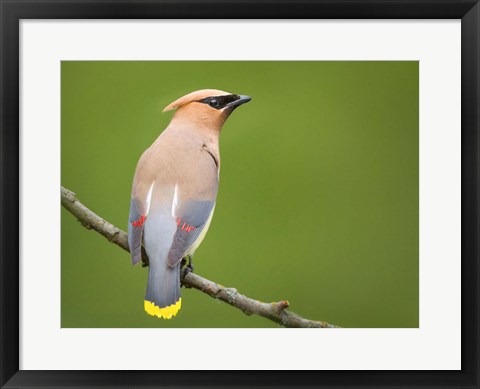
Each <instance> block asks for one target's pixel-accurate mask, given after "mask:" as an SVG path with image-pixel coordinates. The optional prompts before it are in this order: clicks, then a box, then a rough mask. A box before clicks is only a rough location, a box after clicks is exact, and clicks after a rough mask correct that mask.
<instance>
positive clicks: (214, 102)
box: [208, 99, 220, 108]
mask: <svg viewBox="0 0 480 389" xmlns="http://www.w3.org/2000/svg"><path fill="white" fill-rule="evenodd" d="M208 105H209V106H210V107H213V108H218V106H220V103H219V102H218V100H217V99H210V101H209V102H208Z"/></svg>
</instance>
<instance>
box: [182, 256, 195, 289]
mask: <svg viewBox="0 0 480 389" xmlns="http://www.w3.org/2000/svg"><path fill="white" fill-rule="evenodd" d="M180 268H181V275H182V278H181V281H182V282H181V286H183V287H185V288H191V286H189V285H187V284H185V283H183V279H184V278H185V277H186V276H187V274H188V273H191V272H193V258H192V257H191V256H190V255H189V256H187V257H185V258H182V262H181V265H180Z"/></svg>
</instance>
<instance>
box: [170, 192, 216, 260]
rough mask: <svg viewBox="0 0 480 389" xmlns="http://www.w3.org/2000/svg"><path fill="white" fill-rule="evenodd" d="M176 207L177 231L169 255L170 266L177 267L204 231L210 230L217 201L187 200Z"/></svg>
mask: <svg viewBox="0 0 480 389" xmlns="http://www.w3.org/2000/svg"><path fill="white" fill-rule="evenodd" d="M175 205H176V207H175V218H176V223H177V230H176V231H175V235H174V237H173V243H172V247H171V248H170V251H169V253H168V265H169V266H175V265H176V264H177V263H178V262H179V261H180V260H181V259H182V258H183V257H184V256H185V255H186V254H187V253H188V251H189V250H190V249H191V248H192V247H193V246H194V244H195V242H196V241H197V239H198V238H199V237H200V236H201V234H202V231H203V230H204V229H205V228H208V224H209V221H210V217H211V215H212V212H213V209H214V207H215V201H214V200H211V201H209V200H203V201H199V200H187V201H184V202H181V203H178V204H175ZM205 232H206V231H205Z"/></svg>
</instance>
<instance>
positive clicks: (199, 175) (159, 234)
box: [128, 89, 251, 319]
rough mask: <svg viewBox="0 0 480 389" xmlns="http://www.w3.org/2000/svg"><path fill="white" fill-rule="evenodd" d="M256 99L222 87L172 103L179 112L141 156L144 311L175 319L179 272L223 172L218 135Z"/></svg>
mask: <svg viewBox="0 0 480 389" xmlns="http://www.w3.org/2000/svg"><path fill="white" fill-rule="evenodd" d="M250 100H251V97H249V96H240V95H235V94H231V93H228V92H224V91H221V90H216V89H205V90H199V91H196V92H192V93H190V94H188V95H185V96H183V97H181V98H179V99H178V100H176V101H174V102H173V103H171V104H170V105H168V106H167V107H166V108H165V109H164V110H163V112H166V111H170V110H173V109H176V112H175V114H174V116H173V118H172V120H171V122H170V124H169V125H168V127H167V128H166V129H165V130H164V131H163V132H162V133H161V135H160V136H159V137H158V138H157V140H156V141H155V142H154V143H153V144H152V145H151V146H150V147H149V148H148V149H147V150H146V151H145V152H144V153H143V154H142V156H141V157H140V160H139V161H138V164H137V168H136V171H135V176H134V178H133V187H132V197H131V203H130V217H129V223H128V245H129V247H130V252H131V256H132V263H133V264H134V265H135V264H136V263H138V261H139V260H140V259H141V247H142V242H143V245H144V246H145V250H146V252H147V255H148V258H149V271H148V284H147V291H146V294H145V301H144V308H145V311H146V312H147V313H148V314H149V315H152V316H157V317H163V318H165V319H170V318H172V317H173V316H175V315H176V314H177V312H178V311H179V310H180V307H181V303H182V299H181V297H180V270H181V269H180V268H181V261H182V259H183V258H185V257H190V258H191V256H192V255H193V253H194V252H195V250H196V249H197V247H198V246H199V245H200V243H201V242H202V240H203V238H204V237H205V234H206V233H207V230H208V227H209V225H210V222H211V220H212V216H213V210H214V208H215V200H216V197H217V190H218V179H219V172H220V152H219V142H218V141H219V135H220V130H221V128H222V126H223V124H224V123H225V120H227V118H228V116H229V115H230V114H231V113H232V111H233V110H234V109H235V108H236V107H238V106H240V105H242V104H244V103H246V102H248V101H250Z"/></svg>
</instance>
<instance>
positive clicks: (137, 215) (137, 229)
mask: <svg viewBox="0 0 480 389" xmlns="http://www.w3.org/2000/svg"><path fill="white" fill-rule="evenodd" d="M139 208H141V206H140V204H139V201H138V200H137V199H132V200H131V202H130V216H129V217H128V247H129V248H130V255H131V256H132V263H133V264H134V265H135V264H137V263H138V261H139V260H140V259H141V258H142V236H143V223H144V222H145V218H146V217H147V215H145V214H143V213H142V212H140V211H139V210H138V209H139Z"/></svg>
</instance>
